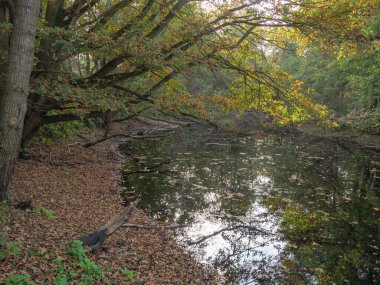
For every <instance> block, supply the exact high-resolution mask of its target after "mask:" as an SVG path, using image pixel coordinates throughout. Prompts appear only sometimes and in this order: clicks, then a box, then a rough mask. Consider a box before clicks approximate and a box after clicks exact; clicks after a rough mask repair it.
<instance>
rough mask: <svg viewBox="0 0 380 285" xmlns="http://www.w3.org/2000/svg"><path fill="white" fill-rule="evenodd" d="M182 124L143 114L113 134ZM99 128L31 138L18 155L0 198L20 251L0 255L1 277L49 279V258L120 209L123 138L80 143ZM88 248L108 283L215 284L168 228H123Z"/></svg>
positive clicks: (7, 230)
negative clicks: (57, 138)
mask: <svg viewBox="0 0 380 285" xmlns="http://www.w3.org/2000/svg"><path fill="white" fill-rule="evenodd" d="M147 120H148V121H147ZM153 125H154V126H155V127H154V128H153V127H152V126H153ZM179 125H181V124H180V123H179V124H172V123H170V122H159V123H157V122H153V121H149V119H141V120H134V121H132V122H128V123H119V124H117V125H115V128H114V129H112V130H111V131H110V134H112V133H124V134H130V135H133V136H144V135H146V134H150V133H151V132H152V130H157V129H161V130H165V129H166V130H167V129H170V128H175V127H177V126H179ZM101 135H102V132H101V131H99V130H98V131H93V132H90V133H82V134H81V135H80V138H76V139H75V140H72V141H70V142H63V143H57V144H55V145H54V146H52V147H49V148H48V147H45V146H41V145H35V146H34V147H32V148H30V149H29V150H28V151H29V152H30V156H28V159H21V160H19V161H18V163H17V165H16V169H15V173H14V175H13V179H12V182H11V188H10V197H11V199H10V201H9V202H8V203H7V204H5V203H4V204H2V205H1V216H2V224H1V228H2V229H1V232H2V233H3V235H6V238H7V240H8V241H9V242H16V243H18V245H19V248H18V250H19V252H18V253H17V254H8V255H6V256H5V257H4V258H3V260H2V261H0V284H1V280H5V279H6V278H8V277H9V276H10V275H13V274H27V275H29V276H30V279H31V280H32V281H33V282H35V283H36V284H54V274H55V272H57V265H56V264H55V262H54V260H55V259H56V258H57V257H60V258H61V259H62V260H63V262H65V261H66V260H67V259H69V257H67V243H69V242H71V241H73V240H75V239H78V238H79V237H81V236H83V235H85V234H87V233H90V232H93V231H95V230H96V229H97V228H99V227H100V226H102V225H103V224H104V223H105V222H106V221H107V220H109V219H110V218H112V217H113V216H115V215H117V214H118V213H120V212H121V211H122V210H123V201H122V198H121V195H120V194H121V192H122V189H121V186H120V184H121V174H120V170H121V166H122V165H123V163H124V161H125V158H124V157H123V156H122V155H121V154H120V153H119V152H118V151H117V146H118V141H119V140H123V139H125V138H118V137H115V138H113V139H112V140H107V141H104V142H102V143H99V144H96V145H95V146H93V147H89V148H84V147H83V146H82V145H83V143H85V142H86V141H93V140H95V139H97V138H99V137H100V136H101ZM21 202H25V204H20V203H21ZM20 205H21V206H22V207H20ZM14 206H19V207H14ZM128 223H132V224H155V225H157V224H159V223H156V222H153V221H151V220H149V219H148V218H147V216H146V215H145V214H144V213H143V212H142V211H141V210H135V211H134V212H133V215H132V217H131V219H130V220H129V221H128ZM2 249H3V248H2ZM87 254H88V257H89V258H90V259H91V260H93V261H95V262H96V263H97V264H98V265H100V266H102V267H103V268H108V269H110V268H112V270H108V271H106V273H105V274H106V276H107V278H109V280H111V281H112V283H111V284H217V281H215V280H216V273H215V272H213V271H212V270H208V269H206V268H204V267H202V266H201V265H200V264H198V263H197V262H196V261H195V260H194V259H193V258H192V257H191V256H190V255H189V254H188V253H187V251H186V249H185V248H183V247H181V246H180V245H179V244H178V243H177V242H176V241H175V239H174V237H173V233H172V232H170V230H168V229H158V228H149V229H144V228H128V227H120V228H119V229H118V230H117V231H116V232H114V233H113V234H112V235H111V236H110V237H109V238H108V239H107V240H106V241H105V243H104V245H103V246H102V248H101V249H100V250H98V251H97V252H95V253H87ZM123 268H128V269H129V270H131V271H133V278H131V280H130V281H126V278H124V276H123V275H122V274H121V273H120V270H121V269H123ZM77 281H78V280H77ZM74 284H79V283H78V282H74ZM93 284H103V283H102V281H98V282H97V283H93Z"/></svg>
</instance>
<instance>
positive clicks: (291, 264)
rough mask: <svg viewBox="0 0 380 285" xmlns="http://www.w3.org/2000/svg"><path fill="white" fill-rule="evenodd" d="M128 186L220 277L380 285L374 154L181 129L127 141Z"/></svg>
mask: <svg viewBox="0 0 380 285" xmlns="http://www.w3.org/2000/svg"><path fill="white" fill-rule="evenodd" d="M124 149H125V151H127V152H128V153H129V154H132V155H133V156H134V159H133V160H131V161H130V162H129V163H128V166H127V168H126V172H125V175H124V177H125V187H126V191H127V192H131V191H132V192H133V191H136V196H138V197H140V198H141V199H142V201H141V203H140V207H142V208H143V209H144V210H145V211H146V212H147V213H148V214H149V215H150V216H151V217H153V218H154V219H157V220H162V221H167V222H170V223H178V224H182V225H186V227H184V228H183V229H180V230H177V236H178V239H179V240H180V241H181V242H183V243H189V244H192V245H191V246H190V250H191V252H194V254H195V255H196V256H197V258H198V259H199V260H200V261H201V262H204V263H207V264H209V265H211V266H213V267H215V268H216V269H217V270H218V271H219V272H221V273H222V274H223V276H224V283H225V284H380V155H379V154H376V153H371V152H368V151H364V150H362V149H359V148H352V147H350V148H348V147H343V146H339V145H337V144H334V143H329V142H326V141H323V140H321V139H315V138H314V139H313V138H307V137H291V136H287V137H280V136H268V137H263V138H255V137H243V138H237V137H235V138H234V137H226V136H225V135H221V134H213V133H211V132H210V130H205V129H198V128H194V129H192V128H188V129H183V130H179V131H176V132H175V133H172V134H168V136H166V137H164V138H160V139H159V140H149V141H144V142H142V141H136V142H133V143H128V145H126V146H124Z"/></svg>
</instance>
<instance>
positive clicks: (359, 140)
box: [296, 123, 380, 150]
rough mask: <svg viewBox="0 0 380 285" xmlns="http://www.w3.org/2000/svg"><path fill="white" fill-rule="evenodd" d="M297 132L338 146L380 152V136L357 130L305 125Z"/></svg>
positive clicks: (311, 124)
mask: <svg viewBox="0 0 380 285" xmlns="http://www.w3.org/2000/svg"><path fill="white" fill-rule="evenodd" d="M296 131H298V132H301V133H303V134H306V135H308V136H314V137H320V138H324V139H327V140H330V141H333V142H335V143H338V144H354V145H358V146H359V147H361V148H367V149H373V150H380V136H378V135H371V134H367V133H362V132H359V131H358V130H355V129H349V128H346V129H325V128H322V127H320V126H317V125H315V124H313V123H305V124H303V125H302V126H301V127H298V128H297V129H296Z"/></svg>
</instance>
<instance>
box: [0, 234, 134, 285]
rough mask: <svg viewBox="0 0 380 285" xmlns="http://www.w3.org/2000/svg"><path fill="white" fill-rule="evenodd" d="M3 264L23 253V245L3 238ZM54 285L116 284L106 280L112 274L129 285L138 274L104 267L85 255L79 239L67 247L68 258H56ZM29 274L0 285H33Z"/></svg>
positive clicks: (0, 238)
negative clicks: (7, 259) (21, 248)
mask: <svg viewBox="0 0 380 285" xmlns="http://www.w3.org/2000/svg"><path fill="white" fill-rule="evenodd" d="M0 246H1V254H0V262H1V261H2V260H5V259H6V258H10V257H11V256H12V257H17V256H18V255H19V254H20V252H21V251H20V246H21V244H19V243H15V242H9V241H8V240H7V239H6V238H5V237H4V236H0ZM52 266H53V271H54V285H68V284H73V282H75V284H80V285H90V284H114V283H115V282H114V280H112V279H110V278H109V277H107V275H112V276H114V277H119V278H118V279H120V278H121V279H123V280H124V281H126V282H128V281H131V280H133V279H134V278H135V273H134V272H133V271H131V270H129V269H128V268H121V269H120V270H119V271H116V272H115V270H114V268H112V267H102V266H100V265H98V264H96V263H95V262H94V261H92V260H91V259H90V258H88V257H87V256H86V252H85V249H84V248H83V244H82V242H81V241H79V240H76V241H73V242H72V243H70V244H68V245H67V250H66V255H65V256H64V257H57V258H56V259H54V265H52ZM34 284H35V283H34V282H33V281H31V280H30V277H29V276H28V275H26V274H13V275H11V276H9V277H8V278H7V279H6V280H0V285H34Z"/></svg>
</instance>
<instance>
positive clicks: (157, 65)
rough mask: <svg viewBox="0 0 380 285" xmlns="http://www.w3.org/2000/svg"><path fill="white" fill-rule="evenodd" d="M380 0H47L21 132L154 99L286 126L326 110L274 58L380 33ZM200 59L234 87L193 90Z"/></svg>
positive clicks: (352, 48)
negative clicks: (252, 115)
mask: <svg viewBox="0 0 380 285" xmlns="http://www.w3.org/2000/svg"><path fill="white" fill-rule="evenodd" d="M376 2H377V1H374V0H365V1H364V0H360V1H346V0H344V1H343V0H334V1H273V0H269V1H261V0H256V1H198V0H197V1H193V0H178V1H166V0H164V1H156V0H148V1H140V0H135V1H134V0H118V1H116V0H91V1H90V0H77V1H67V0H66V1H65V0H50V1H42V8H41V13H40V17H39V20H38V31H37V39H36V54H35V60H34V67H33V71H32V79H31V84H30V95H29V97H28V111H27V114H26V118H25V127H24V132H23V140H24V141H27V140H29V139H30V137H31V136H32V135H33V134H34V133H35V131H36V130H37V129H38V128H39V127H40V126H41V125H44V124H48V123H52V122H58V121H65V120H73V119H78V118H86V117H97V116H104V114H112V115H115V113H117V112H118V113H119V114H126V113H127V114H130V113H135V112H139V111H141V110H143V109H144V108H146V107H147V106H148V105H150V104H155V105H156V106H158V107H159V108H161V109H163V110H166V111H170V112H181V113H182V114H193V115H195V116H197V117H200V118H203V119H211V120H212V116H213V115H215V114H218V113H221V112H222V113H223V112H238V113H243V112H246V111H251V110H259V111H260V112H263V113H264V114H266V115H268V116H269V117H270V118H273V119H274V121H275V122H277V123H278V124H280V125H286V124H290V123H299V122H301V121H304V120H307V119H310V118H326V117H327V110H326V108H325V107H324V106H323V105H320V104H316V103H314V102H313V101H312V100H311V99H310V97H309V96H306V95H307V93H308V92H310V91H311V90H310V88H309V86H307V85H306V86H305V85H304V84H303V82H302V79H303V78H298V77H299V76H298V77H297V76H295V75H294V74H292V72H290V71H289V70H287V69H286V68H283V64H281V63H279V61H278V60H276V57H277V56H278V53H279V52H280V51H286V50H289V46H290V45H293V47H294V46H296V49H295V50H296V53H297V54H304V53H305V52H306V51H308V50H309V46H310V45H313V46H317V47H318V48H320V49H322V50H327V51H329V52H330V53H335V54H336V55H339V56H343V55H346V54H353V53H355V52H356V50H357V48H358V46H359V45H363V44H364V45H371V44H372V43H373V42H378V39H375V37H376V35H377V34H376V35H375V34H374V33H373V32H372V30H371V28H369V26H370V24H371V23H372V22H373V21H374V20H373V19H374V18H375V15H376V13H375V12H376V9H378V7H376V5H377V3H376ZM371 21H372V22H371ZM3 22H6V21H3ZM3 27H4V29H3V30H4V31H5V28H7V27H8V28H9V29H10V28H11V26H10V25H9V23H4V24H3ZM4 33H5V34H6V32H3V33H2V34H3V35H4ZM1 60H2V61H3V63H2V64H1V66H5V64H4V62H5V61H7V49H6V47H3V49H2V56H1ZM197 66H198V68H203V69H204V70H207V71H208V72H210V73H214V74H219V75H220V74H223V76H224V79H223V80H222V81H224V82H225V83H226V84H227V85H228V86H227V87H225V88H224V92H220V93H219V94H218V93H217V92H215V93H214V94H212V93H211V92H209V93H204V92H202V90H198V91H199V92H197V94H194V93H191V92H189V90H188V88H186V86H185V84H184V80H183V78H186V77H188V76H190V75H191V74H193V73H192V71H193V69H194V68H197ZM1 72H4V70H2V71H1ZM181 78H182V80H181ZM222 78H223V77H222ZM196 81H197V80H195V81H194V82H192V83H191V84H193V85H196V84H197V82H196ZM120 112H121V113H120Z"/></svg>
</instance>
